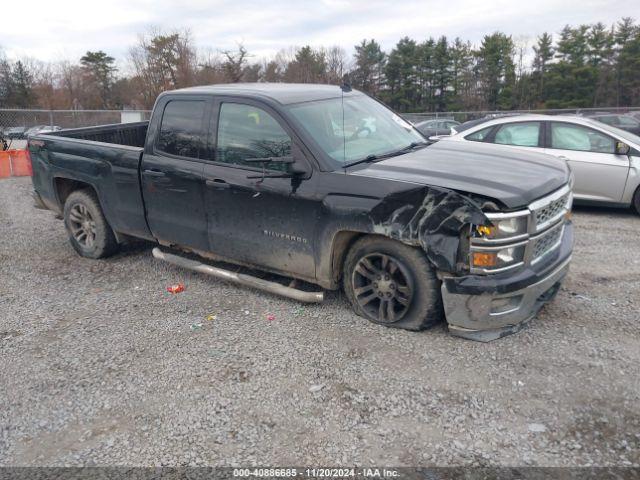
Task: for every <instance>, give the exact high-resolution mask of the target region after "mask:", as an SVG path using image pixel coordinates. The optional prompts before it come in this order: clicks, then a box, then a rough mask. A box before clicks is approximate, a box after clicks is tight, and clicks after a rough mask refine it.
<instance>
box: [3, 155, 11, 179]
mask: <svg viewBox="0 0 640 480" xmlns="http://www.w3.org/2000/svg"><path fill="white" fill-rule="evenodd" d="M10 176H11V156H10V155H9V152H0V178H6V177H10Z"/></svg>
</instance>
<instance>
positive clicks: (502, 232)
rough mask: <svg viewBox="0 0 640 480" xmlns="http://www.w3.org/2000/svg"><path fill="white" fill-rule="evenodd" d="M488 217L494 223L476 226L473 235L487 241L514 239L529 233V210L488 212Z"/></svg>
mask: <svg viewBox="0 0 640 480" xmlns="http://www.w3.org/2000/svg"><path fill="white" fill-rule="evenodd" d="M486 215H487V218H488V219H489V220H491V223H492V224H493V225H491V226H485V225H478V226H475V231H474V232H473V237H474V238H478V239H480V241H482V240H484V241H487V242H501V241H505V240H514V239H516V238H518V237H520V236H524V235H527V231H528V228H529V225H528V218H529V211H528V210H525V211H521V212H514V213H506V214H505V213H487V214H486Z"/></svg>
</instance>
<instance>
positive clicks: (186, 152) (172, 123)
mask: <svg viewBox="0 0 640 480" xmlns="http://www.w3.org/2000/svg"><path fill="white" fill-rule="evenodd" d="M204 113H205V102H204V101H203V100H170V101H169V102H167V104H166V105H165V107H164V111H163V112H162V121H161V122H160V129H159V132H158V139H157V141H156V150H158V151H160V152H162V153H165V154H169V155H175V156H179V157H187V158H200V156H201V155H204V151H205V148H206V143H207V139H206V134H205V133H204V130H203V119H204Z"/></svg>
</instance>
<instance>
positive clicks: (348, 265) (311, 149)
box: [29, 84, 573, 341]
mask: <svg viewBox="0 0 640 480" xmlns="http://www.w3.org/2000/svg"><path fill="white" fill-rule="evenodd" d="M29 151H30V155H31V159H32V164H33V185H34V187H35V192H34V196H35V199H36V203H37V205H38V206H40V207H44V208H47V209H50V210H53V211H54V212H56V213H57V214H58V215H61V216H62V217H63V218H64V224H65V227H66V229H67V231H68V233H69V239H70V241H71V245H72V246H73V247H74V248H75V250H76V251H77V252H78V253H79V254H80V255H82V256H85V257H91V258H100V257H105V256H107V255H110V254H113V253H114V252H115V251H116V250H117V248H118V245H119V244H120V243H122V242H125V241H127V239H128V238H130V237H138V238H142V239H147V240H150V241H153V242H157V243H159V244H160V245H161V246H164V247H167V248H172V249H174V253H170V252H168V251H163V250H161V249H160V248H154V251H153V253H154V256H156V257H157V258H160V259H164V260H167V261H170V262H172V263H175V264H177V265H181V266H183V267H186V268H192V269H194V270H197V271H202V272H205V273H209V274H212V275H215V276H217V277H220V278H224V279H227V280H230V281H234V282H238V283H242V284H245V285H251V286H254V287H258V288H264V289H266V290H269V291H272V292H275V293H280V294H282V295H286V296H289V297H291V298H296V299H298V300H301V301H321V300H322V295H323V294H322V292H321V291H318V292H310V291H308V289H307V290H304V289H302V288H300V287H296V282H297V281H298V280H302V281H305V282H310V283H313V284H316V285H319V286H321V287H323V288H325V289H338V288H340V287H342V288H343V289H344V291H345V292H346V295H347V297H348V299H349V300H350V302H351V304H352V306H353V308H354V310H355V311H356V313H358V314H359V315H361V316H363V317H365V318H367V319H369V320H371V321H373V322H376V323H379V324H383V325H388V326H391V327H399V328H405V329H410V330H420V329H423V328H425V327H428V326H430V325H432V324H434V323H436V322H439V321H442V320H443V319H445V318H446V321H447V322H448V325H449V330H450V331H451V332H452V333H453V334H456V335H459V336H463V337H466V338H472V339H476V340H482V341H488V340H491V339H494V338H498V337H501V336H504V335H506V334H508V333H512V332H514V331H516V330H518V329H519V328H520V327H521V326H522V325H524V324H525V323H526V322H527V321H528V320H530V319H531V318H532V317H533V316H534V315H535V314H536V313H537V311H538V310H539V309H540V307H541V306H542V305H543V304H544V303H546V302H547V301H549V300H550V299H552V298H553V297H554V295H555V293H556V292H557V291H558V289H559V286H560V283H561V281H562V279H563V278H564V277H565V275H566V273H567V270H568V268H569V262H570V259H571V252H572V246H573V230H572V225H571V222H570V221H569V214H570V210H571V202H572V194H571V175H570V171H569V170H568V168H567V166H566V164H565V163H563V162H560V161H558V160H556V159H552V158H551V157H548V156H545V155H543V154H535V153H530V152H524V151H519V152H515V151H514V152H505V151H504V150H499V149H495V147H492V146H490V145H484V144H475V143H474V144H473V145H458V144H454V142H441V143H437V144H434V145H428V143H427V142H425V139H424V137H422V136H421V135H420V133H419V132H417V131H416V130H415V129H414V128H413V127H412V126H411V125H410V124H409V123H407V122H406V121H404V120H403V119H402V118H401V117H399V116H398V115H396V114H395V113H394V112H392V111H391V110H389V109H388V108H386V107H385V106H384V105H382V104H381V103H379V102H377V101H376V100H374V99H372V98H370V97H368V96H366V95H364V94H362V93H360V92H358V91H356V90H352V89H351V88H349V87H348V86H343V87H338V86H328V85H287V84H236V85H218V86H206V87H194V88H187V89H183V90H177V91H171V92H166V93H164V94H162V95H160V97H159V98H158V99H157V101H156V104H155V107H154V111H153V115H152V117H151V120H150V121H149V122H144V123H134V124H124V125H107V126H102V127H93V128H84V129H74V130H63V131H59V132H52V133H49V134H44V135H37V136H35V137H31V138H30V140H29ZM175 250H180V251H186V252H191V253H195V254H198V255H199V256H201V257H206V258H210V259H214V260H223V261H225V262H228V263H233V264H238V265H243V266H248V267H252V268H257V269H260V270H263V271H268V272H272V273H275V274H278V275H283V276H286V277H289V278H293V279H294V280H293V282H292V284H291V285H283V284H281V283H277V282H275V281H267V280H264V279H259V278H256V277H253V276H249V275H244V274H237V273H234V272H232V271H230V270H224V269H221V268H218V267H215V266H212V265H208V264H206V263H204V262H199V261H196V260H193V257H191V258H190V259H187V258H184V256H179V255H177V254H176V253H177V252H175ZM304 285H307V283H304Z"/></svg>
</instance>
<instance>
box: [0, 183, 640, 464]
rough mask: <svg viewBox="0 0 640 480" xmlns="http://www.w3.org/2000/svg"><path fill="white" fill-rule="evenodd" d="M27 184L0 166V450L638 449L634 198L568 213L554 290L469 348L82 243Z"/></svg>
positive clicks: (102, 453)
mask: <svg viewBox="0 0 640 480" xmlns="http://www.w3.org/2000/svg"><path fill="white" fill-rule="evenodd" d="M30 187H31V184H30V180H29V179H28V178H19V179H9V180H3V181H0V280H1V283H0V312H1V313H0V365H1V368H0V465H204V464H206V465H243V466H247V465H253V464H261V465H316V466H317V465H354V464H355V465H363V464H364V465H372V464H375V465H393V466H402V465H406V466H416V465H427V466H435V465H440V466H442V465H482V466H488V465H506V466H517V465H540V466H577V465H608V466H613V465H618V466H622V465H636V466H638V464H640V382H639V380H638V379H639V378H640V328H638V322H639V320H640V318H639V316H640V315H639V313H638V306H639V304H640V295H639V292H640V256H638V236H639V235H640V217H638V216H636V215H634V214H632V213H631V212H630V211H621V210H604V209H602V210H598V209H578V210H577V211H576V212H575V214H574V219H575V224H576V226H577V231H576V236H577V243H576V250H575V255H574V262H573V266H572V270H571V273H570V275H569V277H568V279H567V281H566V283H565V285H564V287H563V288H562V290H561V291H560V293H559V296H558V298H557V299H556V301H555V302H554V303H553V304H551V305H548V306H547V307H546V308H545V309H544V310H543V311H542V312H541V313H540V314H539V316H538V318H537V319H536V320H534V321H533V322H532V323H531V324H530V326H529V327H528V328H526V329H525V330H524V331H522V332H520V333H518V334H516V335H512V336H510V337H507V338H503V339H501V340H498V341H495V342H492V343H489V344H482V343H475V342H470V341H466V340H462V339H459V338H455V337H452V336H450V335H448V334H447V332H446V329H445V327H444V326H439V327H436V328H434V329H431V330H427V331H424V332H420V333H411V332H405V331H398V330H393V329H388V328H384V327H380V326H375V325H373V324H371V323H369V322H367V321H365V320H364V319H362V318H360V317H357V316H356V315H355V314H353V313H352V312H351V310H350V308H349V306H348V305H347V302H346V299H345V298H344V296H343V295H341V294H338V293H330V294H329V295H328V299H327V301H325V303H323V304H321V305H317V306H302V305H300V304H297V303H295V302H293V301H289V300H286V299H282V298H278V297H275V296H271V295H268V294H265V293H261V292H257V291H252V290H248V289H245V288H240V287H235V286H233V285H230V284H225V283H222V282H220V281H217V280H215V279H212V278H209V277H206V276H203V275H198V274H191V273H188V272H186V271H183V270H180V269H178V268H176V267H172V266H169V265H166V264H163V263H160V262H158V261H156V260H154V259H153V258H152V256H151V246H150V245H147V244H144V245H140V246H137V247H130V248H128V249H127V251H126V252H123V253H121V254H118V255H117V256H115V257H113V258H110V259H108V260H102V261H94V260H88V259H83V258H80V257H79V256H77V255H76V254H75V252H74V251H73V249H72V248H71V246H70V245H69V243H68V242H67V239H66V234H65V232H64V228H63V225H62V222H60V221H58V220H55V219H54V217H53V215H52V214H51V213H50V212H45V211H40V210H35V209H34V208H33V207H32V206H31V200H30V197H29V191H30ZM177 282H184V284H185V285H186V291H185V292H183V293H180V294H177V295H169V294H168V293H166V292H165V288H166V286H167V285H170V284H173V283H177ZM270 314H272V315H274V316H275V319H274V320H268V319H267V316H268V315H270ZM208 315H215V316H216V318H215V319H214V320H207V316H208ZM200 324H201V326H199V325H200Z"/></svg>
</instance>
